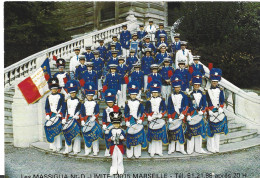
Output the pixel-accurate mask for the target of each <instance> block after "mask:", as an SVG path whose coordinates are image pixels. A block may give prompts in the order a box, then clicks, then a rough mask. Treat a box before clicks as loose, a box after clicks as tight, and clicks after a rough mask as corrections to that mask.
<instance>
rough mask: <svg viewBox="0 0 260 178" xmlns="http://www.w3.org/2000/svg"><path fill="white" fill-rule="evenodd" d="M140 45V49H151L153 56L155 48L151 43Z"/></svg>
mask: <svg viewBox="0 0 260 178" xmlns="http://www.w3.org/2000/svg"><path fill="white" fill-rule="evenodd" d="M140 45H141V46H140V49H145V48H151V49H152V52H153V53H154V54H155V53H156V48H155V47H154V45H153V44H152V43H141V44H140Z"/></svg>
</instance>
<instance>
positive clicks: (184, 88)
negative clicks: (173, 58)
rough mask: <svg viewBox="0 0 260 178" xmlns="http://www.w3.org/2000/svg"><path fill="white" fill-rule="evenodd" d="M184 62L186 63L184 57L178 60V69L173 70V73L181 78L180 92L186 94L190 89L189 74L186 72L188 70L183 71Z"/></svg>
mask: <svg viewBox="0 0 260 178" xmlns="http://www.w3.org/2000/svg"><path fill="white" fill-rule="evenodd" d="M185 62H186V59H185V56H183V57H182V58H180V59H179V60H178V65H179V68H178V69H176V70H175V73H176V74H179V75H181V76H182V82H183V83H182V86H181V90H182V91H183V92H186V93H188V92H189V88H190V82H191V74H190V72H189V71H188V69H185Z"/></svg>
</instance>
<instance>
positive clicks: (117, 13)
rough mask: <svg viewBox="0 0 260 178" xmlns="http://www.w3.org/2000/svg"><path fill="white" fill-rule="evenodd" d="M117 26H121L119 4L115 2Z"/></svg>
mask: <svg viewBox="0 0 260 178" xmlns="http://www.w3.org/2000/svg"><path fill="white" fill-rule="evenodd" d="M115 24H119V2H118V1H116V2H115Z"/></svg>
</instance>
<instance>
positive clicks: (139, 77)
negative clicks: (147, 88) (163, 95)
mask: <svg viewBox="0 0 260 178" xmlns="http://www.w3.org/2000/svg"><path fill="white" fill-rule="evenodd" d="M133 67H134V72H132V73H131V82H132V81H135V82H137V83H138V88H139V93H138V94H137V98H138V99H139V100H142V99H141V94H142V91H144V73H143V72H142V71H140V68H141V64H140V63H137V64H133Z"/></svg>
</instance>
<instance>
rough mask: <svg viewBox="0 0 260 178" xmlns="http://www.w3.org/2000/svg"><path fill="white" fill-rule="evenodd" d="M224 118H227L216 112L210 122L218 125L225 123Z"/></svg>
mask: <svg viewBox="0 0 260 178" xmlns="http://www.w3.org/2000/svg"><path fill="white" fill-rule="evenodd" d="M224 118H225V114H224V113H221V114H218V112H214V113H213V116H210V117H209V120H210V122H214V123H217V122H221V121H223V119H224Z"/></svg>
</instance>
